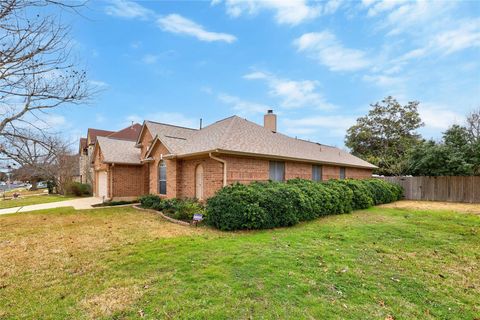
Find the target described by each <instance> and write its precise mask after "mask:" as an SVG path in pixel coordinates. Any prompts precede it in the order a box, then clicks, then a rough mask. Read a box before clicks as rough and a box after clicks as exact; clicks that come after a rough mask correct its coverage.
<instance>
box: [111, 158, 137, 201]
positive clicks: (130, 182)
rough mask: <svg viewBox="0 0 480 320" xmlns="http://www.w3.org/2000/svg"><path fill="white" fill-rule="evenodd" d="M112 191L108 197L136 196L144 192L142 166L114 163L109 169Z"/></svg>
mask: <svg viewBox="0 0 480 320" xmlns="http://www.w3.org/2000/svg"><path fill="white" fill-rule="evenodd" d="M109 174H110V175H111V177H110V179H112V181H111V183H112V187H113V188H112V192H111V194H110V197H112V198H114V199H116V198H124V197H138V196H140V195H142V194H145V190H144V189H145V183H144V182H145V180H144V167H143V166H128V165H118V164H116V165H114V166H112V167H111V169H110V173H109Z"/></svg>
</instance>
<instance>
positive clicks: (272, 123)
mask: <svg viewBox="0 0 480 320" xmlns="http://www.w3.org/2000/svg"><path fill="white" fill-rule="evenodd" d="M263 126H264V127H265V129H268V130H270V131H272V132H277V115H276V114H275V113H273V110H268V111H267V114H265V115H264V116H263Z"/></svg>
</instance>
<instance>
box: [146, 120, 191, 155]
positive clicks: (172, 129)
mask: <svg viewBox="0 0 480 320" xmlns="http://www.w3.org/2000/svg"><path fill="white" fill-rule="evenodd" d="M145 126H146V127H147V128H148V130H149V131H150V134H151V135H152V136H153V137H154V138H155V136H158V138H159V139H160V141H162V143H163V144H164V145H165V147H166V148H167V149H168V150H170V152H171V153H174V154H177V153H180V152H181V150H182V149H183V148H184V147H185V145H186V144H187V143H188V141H189V140H190V139H191V138H192V136H193V135H194V134H196V133H197V132H199V130H196V129H190V128H184V127H178V126H174V125H169V124H164V123H158V122H153V121H145Z"/></svg>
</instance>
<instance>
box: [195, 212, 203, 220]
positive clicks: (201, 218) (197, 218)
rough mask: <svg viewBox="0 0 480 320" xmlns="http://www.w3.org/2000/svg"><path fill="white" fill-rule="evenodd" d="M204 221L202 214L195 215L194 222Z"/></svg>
mask: <svg viewBox="0 0 480 320" xmlns="http://www.w3.org/2000/svg"><path fill="white" fill-rule="evenodd" d="M202 220H203V214H201V213H195V214H194V215H193V221H202Z"/></svg>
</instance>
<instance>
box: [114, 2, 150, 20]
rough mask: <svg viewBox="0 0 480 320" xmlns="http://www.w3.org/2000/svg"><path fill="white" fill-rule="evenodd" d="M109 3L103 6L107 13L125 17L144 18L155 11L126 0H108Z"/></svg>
mask: <svg viewBox="0 0 480 320" xmlns="http://www.w3.org/2000/svg"><path fill="white" fill-rule="evenodd" d="M109 2H110V5H108V6H106V7H105V12H106V13H107V14H108V15H111V16H115V17H120V18H126V19H143V20H146V19H148V18H150V17H151V16H154V15H155V13H154V12H153V11H152V10H150V9H147V8H145V7H143V6H141V5H140V4H138V3H136V2H133V1H128V0H110V1H109Z"/></svg>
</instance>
